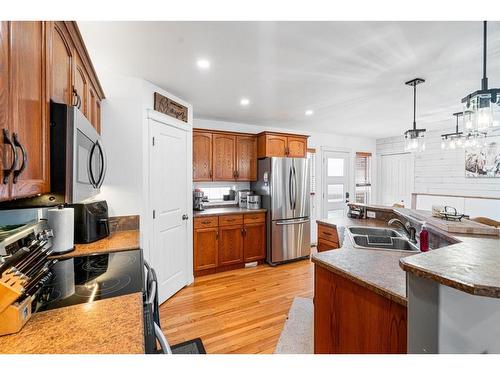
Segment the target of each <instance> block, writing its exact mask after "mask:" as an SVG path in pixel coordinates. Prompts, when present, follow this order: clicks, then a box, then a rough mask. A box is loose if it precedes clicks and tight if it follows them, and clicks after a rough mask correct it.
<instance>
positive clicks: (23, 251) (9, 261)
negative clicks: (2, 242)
mask: <svg viewBox="0 0 500 375" xmlns="http://www.w3.org/2000/svg"><path fill="white" fill-rule="evenodd" d="M27 255H29V251H28V249H27V248H26V247H22V248H20V249H19V250H17V251H16V252H15V253H14V254H12V255H11V256H10V257H8V258H4V260H5V261H4V262H3V263H2V264H1V265H0V275H2V274H3V273H4V271H6V270H7V269H9V268H10V267H12V266H14V265H15V264H17V263H19V262H20V261H22V260H23V259H24V257H26V256H27Z"/></svg>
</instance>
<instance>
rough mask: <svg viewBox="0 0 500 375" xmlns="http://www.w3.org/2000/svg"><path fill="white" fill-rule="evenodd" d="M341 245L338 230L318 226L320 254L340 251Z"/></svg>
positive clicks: (318, 248)
mask: <svg viewBox="0 0 500 375" xmlns="http://www.w3.org/2000/svg"><path fill="white" fill-rule="evenodd" d="M339 243H340V242H339V236H338V233H337V228H334V227H331V226H329V225H323V224H318V241H317V244H316V248H317V250H318V252H322V251H326V250H333V249H338V248H339Z"/></svg>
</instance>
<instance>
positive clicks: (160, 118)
mask: <svg viewBox="0 0 500 375" xmlns="http://www.w3.org/2000/svg"><path fill="white" fill-rule="evenodd" d="M146 116H147V118H146V120H147V134H148V137H147V143H148V148H147V149H148V154H147V160H148V163H147V168H146V170H145V173H146V174H147V182H148V186H147V189H145V191H147V198H146V200H147V204H146V206H147V211H146V213H145V221H146V222H147V232H148V237H149V238H148V239H147V242H148V248H149V251H151V248H152V245H153V238H154V237H153V228H154V226H153V209H154V208H153V202H152V199H151V176H150V171H149V166H150V165H151V154H152V148H153V143H152V137H151V126H150V120H154V121H157V122H160V123H162V124H165V126H171V127H174V128H176V129H180V130H182V131H184V132H186V133H187V134H186V152H187V158H186V160H187V169H188V170H187V173H186V186H187V187H188V188H187V189H186V201H187V206H186V207H187V214H188V220H187V239H186V241H187V250H188V254H187V264H186V268H185V270H186V275H187V280H186V284H187V285H189V284H191V283H193V281H194V271H193V217H192V216H193V199H192V194H193V193H192V190H193V168H192V165H193V127H192V125H191V124H190V123H185V122H183V121H180V120H177V119H176V118H174V117H171V116H168V115H165V114H163V113H160V112H157V111H154V110H152V109H148V110H147V115H146ZM124 173H126V172H125V171H124ZM149 257H150V255H149V254H148V258H149Z"/></svg>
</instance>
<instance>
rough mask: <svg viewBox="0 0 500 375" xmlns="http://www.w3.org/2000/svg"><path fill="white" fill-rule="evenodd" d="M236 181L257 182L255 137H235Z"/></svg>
mask: <svg viewBox="0 0 500 375" xmlns="http://www.w3.org/2000/svg"><path fill="white" fill-rule="evenodd" d="M236 180H238V181H256V180H257V139H256V138H255V136H251V135H250V136H240V135H239V136H237V137H236Z"/></svg>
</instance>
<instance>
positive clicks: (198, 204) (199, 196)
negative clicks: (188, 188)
mask: <svg viewBox="0 0 500 375" xmlns="http://www.w3.org/2000/svg"><path fill="white" fill-rule="evenodd" d="M203 202H208V199H207V197H206V196H205V194H204V193H203V191H201V190H199V189H195V190H193V210H195V211H203V210H204V209H205V208H204V207H203Z"/></svg>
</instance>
